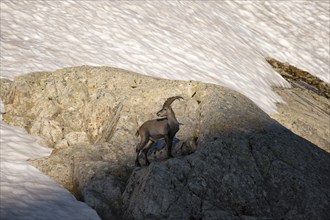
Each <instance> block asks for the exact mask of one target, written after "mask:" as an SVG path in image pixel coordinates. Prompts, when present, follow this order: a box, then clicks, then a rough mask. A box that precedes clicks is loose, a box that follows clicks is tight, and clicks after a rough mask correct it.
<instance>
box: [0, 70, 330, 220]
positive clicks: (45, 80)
mask: <svg viewBox="0 0 330 220" xmlns="http://www.w3.org/2000/svg"><path fill="white" fill-rule="evenodd" d="M0 82H1V93H0V94H1V96H2V97H1V98H2V99H3V100H4V101H5V104H6V106H5V107H6V114H5V115H4V119H5V120H6V121H7V122H8V123H10V124H11V125H16V126H20V127H24V128H25V129H26V130H28V131H29V132H30V133H32V134H34V135H38V136H40V137H42V142H43V143H44V144H47V145H48V146H50V147H53V148H54V151H53V153H52V155H51V156H50V157H48V158H44V159H40V160H35V161H32V162H31V163H32V164H33V165H35V166H36V167H38V168H39V169H41V170H42V171H43V172H45V173H46V174H48V175H50V176H51V177H52V178H54V179H55V180H57V181H58V182H59V183H61V184H62V185H64V186H65V187H66V188H67V189H69V190H70V191H71V192H73V193H74V194H75V195H76V197H78V198H80V199H81V200H83V201H85V202H86V203H87V204H88V205H90V206H91V207H93V208H95V209H96V210H97V212H98V214H99V215H100V216H101V217H102V218H103V219H109V218H123V219H126V218H127V219H173V218H175V219H189V218H195V219H196V218H197V219H198V218H203V219H204V218H205V219H218V218H220V219H221V218H227V219H235V218H237V217H238V216H240V217H244V218H252V219H258V218H266V219H267V218H270V219H272V218H275V219H278V218H301V219H313V218H320V219H326V218H325V217H326V214H327V210H329V204H328V202H327V201H329V194H330V192H329V189H328V187H327V185H328V182H329V177H330V175H329V174H330V167H329V166H330V157H329V154H328V153H326V152H325V151H323V150H321V149H319V148H318V147H317V146H315V145H313V144H311V143H310V142H308V141H306V140H304V139H303V138H301V137H299V136H297V135H295V134H293V133H292V132H291V131H289V130H287V129H286V128H284V127H282V126H281V125H280V124H278V123H277V122H276V121H274V120H272V119H271V118H270V117H269V116H268V115H267V114H266V113H265V112H263V111H262V110H261V109H260V108H259V107H257V106H256V105H255V104H254V103H253V102H252V101H251V100H249V99H248V98H246V97H245V96H243V95H241V94H239V93H237V92H235V91H232V90H230V89H227V88H223V87H220V86H217V85H212V84H205V83H200V82H194V81H174V80H172V81H171V80H164V79H158V78H152V77H147V76H142V75H139V74H135V73H132V72H128V71H125V70H120V69H115V68H110V67H88V66H83V67H75V68H65V69H61V70H58V71H55V72H43V73H33V74H28V75H25V76H20V77H17V78H16V79H15V80H14V81H13V82H11V81H7V80H1V81H0ZM2 85H4V86H2ZM176 95H180V96H182V97H183V98H184V99H183V100H180V101H178V100H177V101H175V102H174V103H173V104H172V107H173V110H174V112H175V114H176V117H177V119H178V121H179V122H180V123H181V125H180V130H179V132H178V133H177V136H176V139H175V147H174V148H173V155H174V158H172V159H168V158H167V157H166V149H164V148H162V145H163V143H162V142H159V143H158V144H157V146H155V148H154V149H152V150H151V152H150V154H149V158H150V160H151V165H150V166H149V167H146V166H143V167H142V168H135V167H134V160H135V156H136V155H135V146H136V145H137V143H138V142H139V139H138V138H137V137H135V136H134V134H135V132H136V130H137V128H138V127H139V126H140V125H141V124H142V123H143V122H144V121H146V120H149V119H152V118H155V116H156V115H155V114H156V112H157V111H158V110H160V108H161V107H162V105H163V103H164V101H165V100H166V99H167V98H168V97H171V96H176ZM140 160H141V163H142V162H143V158H140Z"/></svg>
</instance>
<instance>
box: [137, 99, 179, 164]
mask: <svg viewBox="0 0 330 220" xmlns="http://www.w3.org/2000/svg"><path fill="white" fill-rule="evenodd" d="M176 99H183V98H182V97H181V96H174V97H170V98H168V99H167V100H166V101H165V103H164V105H163V108H162V109H161V110H160V111H159V112H157V116H158V117H164V118H159V119H154V120H149V121H146V122H144V123H143V124H142V125H141V126H140V128H139V130H138V131H137V132H136V136H139V135H140V137H141V140H140V143H139V144H138V145H137V146H136V153H137V155H136V160H135V165H136V166H141V165H140V162H139V155H140V152H141V150H143V152H144V158H145V163H146V165H149V164H150V162H149V160H148V157H147V155H148V151H149V149H150V148H151V146H152V144H153V143H155V142H156V141H157V140H159V139H162V138H164V139H165V142H166V146H167V156H168V157H173V156H172V142H173V138H174V136H175V134H176V133H177V132H178V131H179V122H178V121H177V120H176V118H175V114H174V111H173V109H172V107H171V104H172V102H173V101H174V100H176Z"/></svg>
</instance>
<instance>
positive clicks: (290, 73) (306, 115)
mask: <svg viewBox="0 0 330 220" xmlns="http://www.w3.org/2000/svg"><path fill="white" fill-rule="evenodd" d="M267 61H268V62H269V63H270V64H271V65H272V66H273V68H274V69H275V70H276V71H277V72H278V73H279V74H281V75H282V76H283V77H284V78H285V79H287V80H288V82H289V83H290V84H291V88H275V89H274V90H275V92H276V93H278V94H279V95H280V96H281V97H282V98H283V100H284V101H285V103H278V104H277V109H278V112H279V113H278V114H272V115H271V117H272V118H274V119H276V120H277V121H278V122H280V123H281V124H282V125H284V126H285V127H287V128H288V129H290V130H291V131H293V132H294V133H296V134H298V135H300V136H302V137H304V138H306V139H307V140H309V141H310V142H312V143H314V144H315V145H317V146H318V147H320V148H322V149H324V150H326V151H327V152H329V153H330V102H329V98H330V85H329V84H328V83H326V82H323V81H321V80H320V79H318V78H317V77H315V76H313V75H311V74H309V73H308V72H306V71H303V70H300V69H298V68H297V67H294V66H292V65H290V64H288V63H282V62H280V61H278V60H275V59H273V58H267Z"/></svg>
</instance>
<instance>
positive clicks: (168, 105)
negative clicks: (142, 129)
mask: <svg viewBox="0 0 330 220" xmlns="http://www.w3.org/2000/svg"><path fill="white" fill-rule="evenodd" d="M176 99H183V98H182V97H181V96H173V97H170V98H168V99H167V100H166V101H165V102H164V104H163V108H162V109H161V110H160V111H159V112H157V116H158V117H167V116H168V113H169V110H172V107H171V104H172V102H174V100H176Z"/></svg>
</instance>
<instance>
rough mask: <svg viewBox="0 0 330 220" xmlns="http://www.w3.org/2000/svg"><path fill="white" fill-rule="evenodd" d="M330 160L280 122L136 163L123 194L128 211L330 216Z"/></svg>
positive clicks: (171, 215)
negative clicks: (181, 154) (173, 155)
mask: <svg viewBox="0 0 330 220" xmlns="http://www.w3.org/2000/svg"><path fill="white" fill-rule="evenodd" d="M288 140H290V141H288ZM329 162H330V159H329V155H328V154H326V153H325V152H324V151H322V150H320V149H318V148H317V147H316V146H313V145H311V144H310V143H309V142H307V141H305V140H303V139H302V138H300V137H298V136H296V135H294V134H292V133H290V132H288V131H287V130H286V129H285V128H283V127H281V126H280V125H278V124H275V125H272V126H271V127H269V128H268V129H266V130H260V131H258V132H253V133H251V134H249V135H246V136H245V137H244V138H242V136H241V135H239V134H238V135H237V136H236V137H235V136H232V137H231V138H225V139H223V138H222V139H217V140H214V141H208V142H207V146H205V147H204V148H200V149H199V150H198V151H197V152H195V153H194V154H191V155H189V156H185V157H178V158H174V159H171V160H165V161H162V162H159V163H152V164H151V165H150V166H149V167H144V168H137V169H135V170H134V171H133V174H132V175H131V178H130V180H129V182H128V184H127V187H126V190H125V192H124V194H123V203H124V205H123V210H124V211H123V213H124V217H125V218H127V219H222V218H224V219H241V218H243V219H244V218H247V219H296V218H299V219H327V217H328V210H329V207H330V206H329V199H330V198H329V190H328V189H327V182H328V181H329V180H330V175H329V174H330V172H329V171H330V169H329V168H330V167H329V166H330V163H329ZM302 201H303V202H302ZM238 216H239V217H238Z"/></svg>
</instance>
